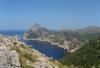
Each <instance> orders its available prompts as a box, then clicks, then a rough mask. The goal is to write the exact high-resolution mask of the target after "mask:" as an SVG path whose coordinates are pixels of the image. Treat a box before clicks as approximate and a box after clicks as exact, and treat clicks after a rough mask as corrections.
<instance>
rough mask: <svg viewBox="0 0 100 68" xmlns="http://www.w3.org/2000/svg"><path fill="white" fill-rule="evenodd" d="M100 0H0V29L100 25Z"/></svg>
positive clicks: (73, 27)
mask: <svg viewBox="0 0 100 68" xmlns="http://www.w3.org/2000/svg"><path fill="white" fill-rule="evenodd" d="M99 18H100V0H0V30H27V29H29V28H30V27H31V26H32V24H33V23H34V22H37V23H39V24H40V25H41V26H43V27H46V28H49V29H60V28H62V27H64V28H67V29H78V28H84V27H87V26H100V19H99Z"/></svg>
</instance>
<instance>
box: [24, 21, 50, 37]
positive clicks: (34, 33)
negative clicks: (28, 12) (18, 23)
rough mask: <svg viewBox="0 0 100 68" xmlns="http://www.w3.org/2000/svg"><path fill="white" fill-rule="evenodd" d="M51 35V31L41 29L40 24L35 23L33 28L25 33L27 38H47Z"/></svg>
mask: <svg viewBox="0 0 100 68" xmlns="http://www.w3.org/2000/svg"><path fill="white" fill-rule="evenodd" d="M48 34H49V29H46V28H44V27H41V26H40V25H39V24H37V23H34V24H33V26H32V27H31V28H30V29H29V30H28V31H27V32H26V33H25V37H29V38H39V37H41V36H42V37H46V36H47V35H48Z"/></svg>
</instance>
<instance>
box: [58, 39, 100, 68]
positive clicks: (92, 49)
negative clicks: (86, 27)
mask: <svg viewBox="0 0 100 68" xmlns="http://www.w3.org/2000/svg"><path fill="white" fill-rule="evenodd" d="M59 61H60V62H62V63H63V64H64V65H67V66H70V67H72V68H75V67H76V68H100V37H98V38H97V39H94V40H90V41H89V42H87V43H85V44H84V46H83V47H81V48H80V49H78V50H77V51H75V52H74V53H71V54H69V55H67V56H64V57H63V58H62V59H60V60H59Z"/></svg>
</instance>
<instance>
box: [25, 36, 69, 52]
mask: <svg viewBox="0 0 100 68" xmlns="http://www.w3.org/2000/svg"><path fill="white" fill-rule="evenodd" d="M23 39H24V40H34V41H40V42H47V43H50V44H52V45H53V46H57V47H59V48H63V49H64V50H66V52H70V51H68V48H66V47H62V46H65V45H59V43H54V42H50V41H48V40H43V39H28V38H26V37H25V36H24V37H23Z"/></svg>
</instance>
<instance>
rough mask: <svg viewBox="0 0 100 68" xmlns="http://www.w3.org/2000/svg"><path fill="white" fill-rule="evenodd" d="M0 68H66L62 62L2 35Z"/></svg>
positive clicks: (13, 38)
mask: <svg viewBox="0 0 100 68" xmlns="http://www.w3.org/2000/svg"><path fill="white" fill-rule="evenodd" d="M0 68H66V67H65V66H64V65H62V64H61V63H60V62H58V61H56V60H54V59H52V58H49V57H47V56H45V55H44V54H41V53H40V52H39V51H37V50H35V49H33V48H32V47H31V46H28V45H26V44H25V43H24V42H21V41H19V40H18V37H17V36H12V37H10V36H5V35H0Z"/></svg>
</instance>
